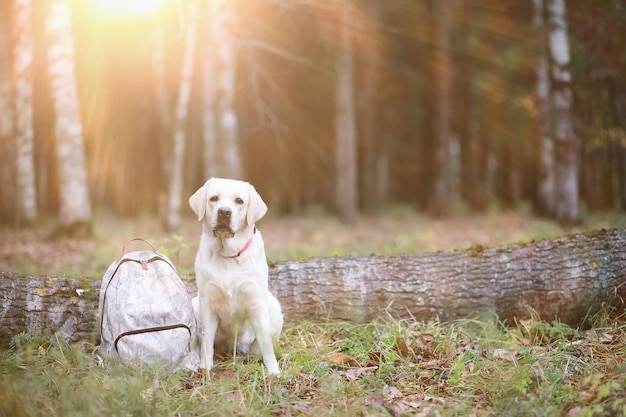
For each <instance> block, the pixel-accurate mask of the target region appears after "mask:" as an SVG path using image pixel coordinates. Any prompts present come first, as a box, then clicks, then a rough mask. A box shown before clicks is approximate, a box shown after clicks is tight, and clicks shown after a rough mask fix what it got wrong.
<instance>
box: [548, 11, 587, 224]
mask: <svg viewBox="0 0 626 417" xmlns="http://www.w3.org/2000/svg"><path fill="white" fill-rule="evenodd" d="M546 2H547V3H546V4H547V10H548V27H549V31H550V32H549V36H550V40H549V51H550V65H551V77H552V78H551V88H552V94H551V103H550V104H551V106H552V123H553V125H552V132H553V135H554V142H555V158H556V160H555V162H556V166H555V167H556V170H555V200H554V201H555V207H554V211H555V216H556V220H557V221H558V222H560V223H561V224H564V225H571V224H574V223H577V222H579V221H580V214H579V209H578V144H577V141H576V137H575V134H574V126H573V124H572V117H571V107H572V76H571V73H570V70H569V65H570V51H569V44H568V30H567V19H566V9H565V0H546Z"/></svg>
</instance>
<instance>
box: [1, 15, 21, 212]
mask: <svg viewBox="0 0 626 417" xmlns="http://www.w3.org/2000/svg"><path fill="white" fill-rule="evenodd" d="M3 12H4V9H2V8H0V181H1V182H0V184H2V186H1V187H0V223H9V222H13V221H14V219H13V213H15V211H16V209H15V205H14V201H15V195H16V194H17V192H16V184H15V164H14V161H15V158H14V146H13V145H14V142H13V140H12V136H13V129H14V122H13V109H14V106H13V85H12V81H13V68H12V62H13V59H12V48H11V45H10V43H9V30H8V27H9V24H8V22H9V19H8V18H7V15H8V14H7V15H5V14H4V13H3Z"/></svg>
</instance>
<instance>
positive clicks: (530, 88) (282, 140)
mask: <svg viewBox="0 0 626 417" xmlns="http://www.w3.org/2000/svg"><path fill="white" fill-rule="evenodd" d="M115 6H117V8H116V7H115ZM625 42H626V1H624V0H585V1H564V0H507V1H498V0H472V1H470V0H315V1H314V0H255V1H249V0H231V1H228V0H152V1H144V2H141V1H140V0H127V1H123V0H121V1H118V0H102V1H98V0H76V1H70V0H9V1H3V2H2V3H1V5H0V223H3V224H5V225H10V226H22V225H28V224H33V223H34V222H36V221H37V219H38V218H39V217H41V216H44V215H45V216H50V215H53V216H55V217H56V218H58V223H59V225H60V228H61V229H60V230H61V231H62V232H64V233H69V234H72V233H74V231H75V230H76V229H75V227H76V226H77V225H78V226H80V227H84V228H87V229H89V227H90V226H89V225H90V224H91V222H92V221H93V216H94V212H97V211H98V210H105V211H107V212H110V213H113V214H114V215H116V216H124V217H133V216H136V215H138V214H140V213H146V212H147V213H151V214H154V215H158V216H159V217H160V218H161V219H162V221H163V225H164V227H165V228H166V229H168V230H176V229H177V228H178V227H179V223H180V216H181V215H186V214H188V213H189V210H188V208H187V198H188V196H189V195H191V194H192V193H193V192H194V191H195V190H196V189H197V188H198V187H199V186H200V185H201V184H202V183H203V182H204V181H205V180H206V179H207V178H209V177H211V176H225V177H232V178H241V179H244V180H247V181H249V182H251V183H252V184H254V185H255V186H256V188H257V189H258V190H259V192H260V193H261V195H263V197H264V199H265V201H266V202H267V203H268V205H269V206H270V208H271V211H272V213H274V214H287V213H299V212H303V211H305V210H307V209H310V208H311V207H315V208H317V209H319V208H321V209H323V210H325V211H328V212H333V213H336V214H337V215H338V216H339V217H340V218H341V219H343V220H344V221H346V222H348V223H350V222H353V221H354V220H355V217H356V216H357V214H358V213H364V212H367V213H370V212H377V211H378V210H380V209H381V208H384V207H387V206H389V205H393V204H408V205H411V206H414V207H415V208H416V209H418V210H419V211H423V212H427V213H431V214H433V215H438V216H445V215H447V214H450V213H458V212H460V211H462V212H484V211H487V210H489V209H492V208H493V207H500V208H517V207H520V206H522V205H524V206H527V207H531V208H532V209H533V210H534V212H535V213H536V214H537V215H542V216H546V217H549V218H553V219H556V220H558V221H559V222H560V223H561V224H563V225H571V224H575V223H577V222H579V221H580V220H581V216H583V215H584V214H585V213H587V212H593V211H604V210H613V211H623V210H625V209H626V130H625V129H626V48H624V44H625Z"/></svg>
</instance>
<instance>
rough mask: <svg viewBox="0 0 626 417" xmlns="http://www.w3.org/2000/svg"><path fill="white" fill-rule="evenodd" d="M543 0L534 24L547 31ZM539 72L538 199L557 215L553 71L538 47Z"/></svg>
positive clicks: (536, 6)
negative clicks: (553, 128) (552, 93)
mask: <svg viewBox="0 0 626 417" xmlns="http://www.w3.org/2000/svg"><path fill="white" fill-rule="evenodd" d="M544 14H545V7H544V0H533V26H535V28H537V30H538V31H539V32H540V33H544V32H546V30H545V29H546V23H545V18H544ZM535 65H536V67H535V73H536V76H537V88H536V94H537V115H536V118H537V128H538V133H539V156H540V170H541V171H540V177H539V199H540V202H541V209H542V211H543V212H545V213H546V214H547V215H549V216H551V217H552V216H554V208H555V196H556V193H555V182H554V181H555V166H554V162H555V161H554V140H553V138H552V134H551V133H552V126H551V123H550V120H551V117H550V114H551V108H550V107H551V106H550V73H549V66H548V57H547V56H546V49H545V48H543V47H542V48H541V49H539V50H538V51H537V59H536V63H535Z"/></svg>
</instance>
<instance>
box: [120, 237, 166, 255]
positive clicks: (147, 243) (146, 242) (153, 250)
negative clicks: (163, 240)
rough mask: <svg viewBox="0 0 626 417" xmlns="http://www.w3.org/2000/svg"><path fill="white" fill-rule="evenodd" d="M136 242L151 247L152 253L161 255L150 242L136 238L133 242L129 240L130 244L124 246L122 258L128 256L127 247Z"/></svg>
mask: <svg viewBox="0 0 626 417" xmlns="http://www.w3.org/2000/svg"><path fill="white" fill-rule="evenodd" d="M135 241H139V242H143V243H145V244H146V245H148V246H150V249H152V252H154V253H155V254H157V255H159V253H158V252H157V251H156V249H154V246H152V244H151V243H150V242H148V241H147V240H145V239H142V238H140V237H134V238H132V239H131V240H129V241H128V242H126V243H125V244H124V246H122V258H123V257H124V255H125V254H126V246H128V245H130V244H131V243H133V242H135Z"/></svg>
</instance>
